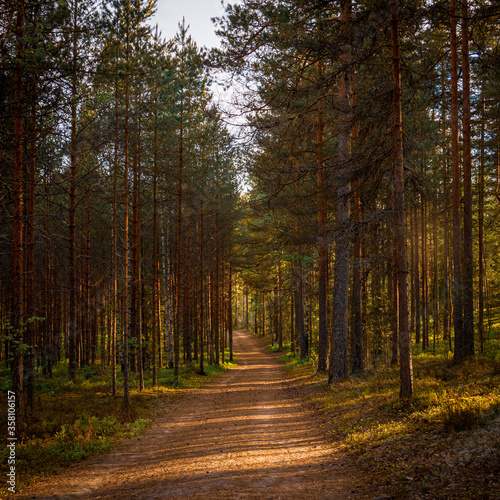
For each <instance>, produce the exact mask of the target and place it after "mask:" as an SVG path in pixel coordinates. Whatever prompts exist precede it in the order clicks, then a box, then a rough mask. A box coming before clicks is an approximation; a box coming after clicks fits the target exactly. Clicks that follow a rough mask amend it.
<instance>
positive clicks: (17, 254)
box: [11, 1, 25, 418]
mask: <svg viewBox="0 0 500 500" xmlns="http://www.w3.org/2000/svg"><path fill="white" fill-rule="evenodd" d="M24 14H25V5H24V1H21V2H19V7H18V10H17V18H16V59H17V61H16V63H15V67H14V213H13V216H14V217H13V218H14V221H13V222H14V223H13V235H12V240H13V248H12V270H13V276H12V287H13V297H12V299H13V300H12V318H11V326H12V328H13V329H14V330H13V334H14V339H13V342H11V350H12V351H13V366H12V390H13V392H14V393H15V394H16V399H15V404H16V405H15V408H16V414H17V415H18V416H19V418H20V417H21V412H20V410H21V397H22V391H23V355H22V352H21V349H20V346H21V345H22V343H23V332H22V324H23V322H24V321H25V317H24V312H25V311H24V307H25V303H24V279H23V278H24V265H23V264H24V262H23V261H24V259H23V237H24V235H23V232H24V227H23V226H24V224H23V216H24V189H23V178H24V172H23V133H24V131H23V94H24V85H23V63H22V61H23V59H24V42H23V35H24V20H25V19H24Z"/></svg>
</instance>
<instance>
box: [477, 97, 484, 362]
mask: <svg viewBox="0 0 500 500" xmlns="http://www.w3.org/2000/svg"><path fill="white" fill-rule="evenodd" d="M481 111H482V112H481V160H480V163H479V200H478V262H479V276H478V279H479V287H478V300H479V304H478V320H477V329H478V332H479V342H480V347H481V354H482V353H483V349H484V132H485V130H484V129H485V126H484V121H485V115H486V101H485V98H484V90H483V96H482V106H481Z"/></svg>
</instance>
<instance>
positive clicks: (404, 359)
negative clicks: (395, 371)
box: [391, 0, 413, 398]
mask: <svg viewBox="0 0 500 500" xmlns="http://www.w3.org/2000/svg"><path fill="white" fill-rule="evenodd" d="M391 55H392V71H393V80H394V87H393V93H392V144H393V166H394V210H395V233H396V241H397V246H396V254H397V272H398V299H399V352H400V392H399V395H400V397H401V398H409V397H411V396H412V394H413V365H412V355H411V336H410V330H409V321H408V282H407V276H408V260H407V254H406V245H407V244H406V220H405V201H404V157H403V133H402V110H401V67H400V64H401V61H400V55H399V33H398V2H397V0H392V1H391Z"/></svg>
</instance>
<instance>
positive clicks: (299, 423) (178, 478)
mask: <svg viewBox="0 0 500 500" xmlns="http://www.w3.org/2000/svg"><path fill="white" fill-rule="evenodd" d="M234 346H235V352H236V353H237V355H238V359H239V366H237V367H236V368H234V369H232V370H229V371H228V372H226V373H224V374H223V375H221V376H220V377H218V378H216V379H215V380H214V381H212V382H211V383H209V384H208V385H206V386H205V387H204V388H201V389H196V390H194V391H188V393H187V394H186V396H184V397H182V398H178V399H177V400H176V401H175V404H174V405H172V406H171V407H169V408H167V409H166V410H165V412H164V413H163V414H161V415H160V416H158V418H157V419H156V420H155V421H154V423H153V425H152V426H151V427H150V428H149V429H147V430H146V431H145V432H144V434H143V435H141V436H139V437H137V438H134V439H127V440H125V441H123V442H122V443H120V444H119V445H117V446H115V447H114V448H112V449H111V450H110V451H109V452H108V453H106V454H104V455H102V456H99V457H97V458H94V459H90V460H86V461H84V462H82V463H80V464H78V465H75V466H73V467H72V468H70V469H69V470H66V471H65V472H62V473H61V474H59V475H57V476H55V477H53V478H51V479H50V480H46V481H43V482H40V483H37V484H36V485H33V486H31V487H29V488H27V489H26V490H24V491H23V492H22V493H20V494H18V495H16V496H15V498H23V499H31V498H37V499H50V498H92V499H115V498H116V499H121V498H127V499H141V500H148V499H160V498H189V499H192V500H196V499H206V498H207V497H211V498H217V499H252V498H255V499H261V498H265V499H287V498H289V499H301V500H307V499H311V500H312V499H314V500H321V499H325V500H326V499H349V498H351V499H360V500H363V499H373V498H375V497H377V496H379V497H381V498H389V497H388V496H383V491H381V490H380V489H377V491H375V488H373V487H372V486H371V485H370V483H369V482H367V480H366V476H365V475H364V474H363V473H362V472H360V470H358V469H356V467H355V460H354V459H353V458H349V456H348V454H347V453H345V452H341V451H340V450H339V447H335V446H333V445H332V444H330V443H329V442H328V440H327V439H326V438H325V434H324V433H323V432H322V430H321V423H320V421H318V418H317V415H316V413H315V412H314V410H313V409H312V408H308V407H307V406H305V405H303V404H302V402H301V398H298V397H297V387H295V386H294V384H293V383H291V382H290V381H289V380H288V379H287V377H286V376H285V374H284V372H283V369H282V367H281V366H280V365H279V364H278V363H277V361H276V359H275V358H276V356H275V355H273V354H271V353H269V352H266V349H265V348H264V347H263V346H262V345H261V343H260V342H259V340H258V339H256V338H254V337H252V336H250V335H248V334H244V333H242V332H235V334H234Z"/></svg>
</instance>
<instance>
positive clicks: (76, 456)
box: [0, 353, 236, 497]
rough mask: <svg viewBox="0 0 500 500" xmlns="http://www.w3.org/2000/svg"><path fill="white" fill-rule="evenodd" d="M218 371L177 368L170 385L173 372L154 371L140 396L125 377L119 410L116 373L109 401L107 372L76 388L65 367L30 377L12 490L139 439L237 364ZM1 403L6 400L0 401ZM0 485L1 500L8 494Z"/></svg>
mask: <svg viewBox="0 0 500 500" xmlns="http://www.w3.org/2000/svg"><path fill="white" fill-rule="evenodd" d="M225 361H226V362H225V363H224V364H222V365H220V366H214V365H209V364H205V369H204V372H205V373H204V375H200V374H199V373H198V371H199V365H198V364H195V363H190V364H186V365H182V366H180V368H179V378H178V381H177V382H174V376H173V369H166V368H163V369H161V370H158V376H157V378H158V384H157V386H156V387H155V388H153V387H152V373H151V372H150V371H146V372H145V374H144V378H145V385H146V387H145V390H143V391H139V390H138V385H139V383H138V382H139V380H138V375H137V374H136V373H131V374H130V405H129V408H128V409H127V410H126V409H125V408H124V404H123V403H124V400H123V387H122V377H121V374H120V368H119V366H118V367H117V370H118V382H119V387H118V391H117V394H116V395H115V396H113V395H112V388H111V382H110V381H111V372H110V370H109V368H106V369H102V368H101V367H100V366H99V365H96V366H91V367H88V366H86V367H84V368H83V369H81V370H79V372H78V374H77V376H76V380H75V382H72V381H71V380H69V377H68V368H67V366H64V365H61V366H56V367H54V369H53V374H52V377H49V376H44V375H42V374H40V373H37V374H36V377H35V390H36V393H35V404H34V407H33V408H32V409H31V410H27V411H26V412H25V413H24V414H23V415H21V418H18V424H19V427H18V434H17V437H18V442H17V445H16V483H17V484H16V490H17V491H19V489H22V488H23V487H25V486H27V485H29V484H31V483H33V482H34V481H36V480H38V479H40V478H43V477H47V476H49V475H51V474H53V473H55V472H57V471H58V470H60V469H62V468H65V467H68V466H70V465H71V464H73V463H75V462H78V461H80V460H83V459H85V458H89V457H92V456H95V455H98V454H100V453H103V452H105V451H106V450H108V449H110V448H111V447H112V446H113V445H114V444H116V443H118V442H120V441H121V440H122V439H124V438H130V437H134V436H137V435H139V434H141V433H142V432H143V431H144V430H145V429H146V428H147V427H148V426H149V424H150V422H151V421H152V420H153V419H154V418H155V417H156V416H157V415H159V414H161V413H162V412H163V411H165V410H167V409H168V408H169V407H170V406H171V404H172V403H173V401H174V400H175V399H176V398H178V397H179V396H180V395H182V394H183V393H184V392H186V391H187V390H192V389H196V388H199V387H201V386H203V385H205V384H206V383H207V382H208V381H209V380H210V379H212V378H214V377H216V376H218V375H220V374H221V373H223V372H225V371H227V370H228V369H230V368H232V367H234V366H235V365H236V358H235V360H234V362H233V363H229V361H228V354H227V353H226V359H225ZM0 386H1V388H2V390H3V391H4V393H5V391H6V390H8V388H9V386H10V380H9V372H8V371H6V370H4V371H2V372H0ZM4 401H5V400H4ZM0 425H1V426H2V427H3V428H4V429H5V428H6V427H7V412H6V411H2V412H1V415H0ZM8 451H9V450H8V449H7V448H6V447H3V448H0V464H2V470H3V469H4V468H6V466H7V453H8ZM7 486H8V485H7V484H6V482H5V481H4V482H3V484H0V497H2V496H3V495H5V494H6V493H7V490H6V488H7Z"/></svg>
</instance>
